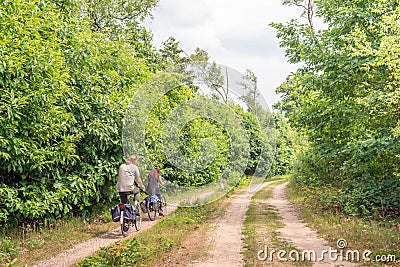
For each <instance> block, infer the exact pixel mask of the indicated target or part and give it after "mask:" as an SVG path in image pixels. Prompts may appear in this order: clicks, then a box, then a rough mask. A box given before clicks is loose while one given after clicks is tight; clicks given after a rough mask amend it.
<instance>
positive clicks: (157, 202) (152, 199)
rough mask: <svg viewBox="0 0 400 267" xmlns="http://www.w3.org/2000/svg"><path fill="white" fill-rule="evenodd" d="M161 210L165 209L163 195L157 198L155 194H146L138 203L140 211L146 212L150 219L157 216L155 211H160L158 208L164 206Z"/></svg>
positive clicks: (165, 203) (165, 202)
mask: <svg viewBox="0 0 400 267" xmlns="http://www.w3.org/2000/svg"><path fill="white" fill-rule="evenodd" d="M164 207H165V209H164V210H163V212H166V211H167V201H166V199H165V197H164V196H162V197H161V199H159V198H158V197H157V196H156V195H152V196H149V195H148V196H146V197H145V198H144V199H143V201H142V202H141V203H140V208H141V209H142V212H144V213H147V215H148V216H149V219H150V221H154V220H155V219H156V217H157V213H160V209H161V208H164Z"/></svg>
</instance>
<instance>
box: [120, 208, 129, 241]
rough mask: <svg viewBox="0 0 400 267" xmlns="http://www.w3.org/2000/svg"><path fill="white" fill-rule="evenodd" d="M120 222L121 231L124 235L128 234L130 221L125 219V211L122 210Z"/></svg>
mask: <svg viewBox="0 0 400 267" xmlns="http://www.w3.org/2000/svg"><path fill="white" fill-rule="evenodd" d="M120 224H121V233H122V235H123V236H128V231H129V223H128V222H127V221H126V220H125V219H124V211H121V219H120Z"/></svg>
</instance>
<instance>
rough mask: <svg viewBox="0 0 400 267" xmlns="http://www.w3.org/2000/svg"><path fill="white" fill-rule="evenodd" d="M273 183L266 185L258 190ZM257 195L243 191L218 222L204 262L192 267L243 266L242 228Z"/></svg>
mask: <svg viewBox="0 0 400 267" xmlns="http://www.w3.org/2000/svg"><path fill="white" fill-rule="evenodd" d="M270 183H273V182H267V183H264V184H263V185H262V186H261V187H260V188H259V189H258V190H260V189H261V188H263V187H265V186H267V185H268V184H270ZM255 193H256V191H255V192H249V191H248V190H243V191H241V192H240V193H239V194H238V195H237V196H235V199H234V200H233V201H232V203H231V204H230V205H229V206H228V207H227V209H226V212H225V214H224V215H223V216H222V217H221V218H219V219H218V220H217V222H216V223H215V225H214V227H213V228H214V230H213V232H212V233H211V234H210V237H209V239H210V240H208V242H211V243H212V247H213V249H212V250H211V251H210V255H208V257H207V259H206V260H205V261H204V262H196V263H194V264H193V265H192V267H208V266H215V267H217V266H221V267H228V266H229V267H231V266H243V264H244V262H243V257H242V254H241V252H242V250H243V246H244V243H243V241H242V237H243V236H242V227H243V222H244V219H245V218H246V212H247V209H248V207H249V205H250V200H251V197H252V196H253V195H254V194H255Z"/></svg>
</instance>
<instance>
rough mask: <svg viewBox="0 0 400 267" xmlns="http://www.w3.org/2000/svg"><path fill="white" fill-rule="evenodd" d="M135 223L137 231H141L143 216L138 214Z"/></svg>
mask: <svg viewBox="0 0 400 267" xmlns="http://www.w3.org/2000/svg"><path fill="white" fill-rule="evenodd" d="M133 224H134V225H135V228H136V231H139V230H140V229H141V228H142V216H136V218H135V221H134V222H133Z"/></svg>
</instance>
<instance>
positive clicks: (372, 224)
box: [287, 184, 400, 266]
mask: <svg viewBox="0 0 400 267" xmlns="http://www.w3.org/2000/svg"><path fill="white" fill-rule="evenodd" d="M287 193H288V196H289V199H290V201H292V202H294V203H295V204H296V205H297V206H298V207H299V208H300V210H301V213H302V214H303V219H304V220H305V222H306V223H307V224H308V225H309V226H310V227H311V228H313V229H315V230H316V231H317V232H318V234H319V235H321V236H322V237H323V238H325V239H326V240H328V241H329V242H330V245H331V246H332V247H336V242H337V240H338V239H340V238H344V239H345V240H346V241H347V244H348V249H351V250H358V251H360V252H362V251H364V250H370V251H372V252H373V254H372V256H371V258H373V257H375V255H394V256H395V257H396V259H397V260H398V262H397V264H399V263H400V261H399V260H400V219H397V220H393V219H392V220H382V221H377V220H368V219H362V218H357V217H349V216H343V215H341V214H336V213H332V212H327V211H323V210H322V209H319V208H318V203H315V202H313V198H312V197H309V196H310V194H312V192H305V191H304V190H299V189H298V188H296V187H295V186H294V185H293V184H289V186H288V189H287ZM391 264H394V263H391ZM366 265H367V266H382V264H380V263H376V262H375V263H374V262H369V263H368V264H366Z"/></svg>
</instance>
